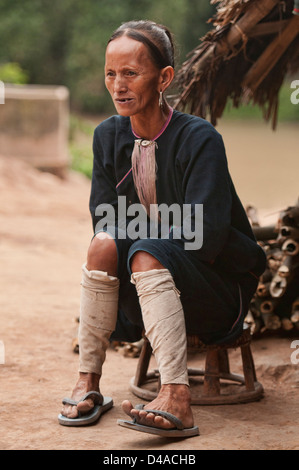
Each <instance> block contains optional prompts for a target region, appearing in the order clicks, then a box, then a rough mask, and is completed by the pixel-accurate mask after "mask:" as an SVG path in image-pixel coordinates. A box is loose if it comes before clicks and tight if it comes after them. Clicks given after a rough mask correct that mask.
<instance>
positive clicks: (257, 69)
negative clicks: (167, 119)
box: [174, 0, 299, 128]
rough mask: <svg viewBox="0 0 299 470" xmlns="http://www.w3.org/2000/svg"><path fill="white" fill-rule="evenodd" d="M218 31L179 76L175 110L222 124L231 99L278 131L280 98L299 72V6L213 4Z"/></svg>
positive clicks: (290, 0) (266, 0)
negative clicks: (286, 80) (257, 109)
mask: <svg viewBox="0 0 299 470" xmlns="http://www.w3.org/2000/svg"><path fill="white" fill-rule="evenodd" d="M211 3H212V4H218V5H217V10H216V15H215V17H214V18H211V19H210V20H209V22H210V23H212V24H213V29H212V30H211V31H209V32H208V33H207V34H206V36H205V37H204V38H202V39H201V43H200V44H199V46H198V47H196V48H195V49H194V50H193V51H192V52H191V53H190V54H189V55H188V58H187V60H186V62H184V64H183V65H182V67H181V69H180V70H179V72H178V74H177V79H176V87H177V89H178V95H177V97H176V101H175V103H174V106H175V107H176V108H177V109H183V110H185V111H187V112H190V113H191V114H195V115H198V116H201V117H203V118H208V119H209V120H210V121H211V122H212V124H213V125H216V124H217V119H219V118H220V117H221V115H222V113H223V111H224V108H225V106H226V104H227V101H228V99H231V101H232V105H233V106H234V107H238V106H239V105H240V104H241V103H247V104H248V103H252V104H254V105H258V106H260V107H261V108H262V110H263V114H264V118H265V119H266V120H267V121H269V120H271V121H272V126H273V128H275V126H276V120H277V110H278V93H279V90H280V87H281V85H282V83H283V81H284V78H285V77H286V76H288V75H289V76H292V75H293V74H294V73H295V72H296V71H298V70H299V0H295V5H294V0H285V1H280V0H222V1H221V0H211Z"/></svg>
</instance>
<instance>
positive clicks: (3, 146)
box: [0, 85, 69, 176]
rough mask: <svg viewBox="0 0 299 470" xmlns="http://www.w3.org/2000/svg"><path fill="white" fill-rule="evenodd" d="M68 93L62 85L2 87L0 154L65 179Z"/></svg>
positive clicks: (66, 166) (67, 157) (67, 164)
mask: <svg viewBox="0 0 299 470" xmlns="http://www.w3.org/2000/svg"><path fill="white" fill-rule="evenodd" d="M68 131H69V92H68V89H67V88H65V87H62V86H40V85H5V102H4V104H2V105H1V106H0V154H1V155H3V156H5V157H18V158H21V159H23V160H25V161H26V162H28V163H30V164H32V165H33V166H34V167H36V168H38V169H41V170H46V171H50V172H52V173H56V174H58V175H59V176H65V175H66V172H67V168H68V166H69V153H68Z"/></svg>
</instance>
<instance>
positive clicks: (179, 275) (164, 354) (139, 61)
mask: <svg viewBox="0 0 299 470" xmlns="http://www.w3.org/2000/svg"><path fill="white" fill-rule="evenodd" d="M173 78H174V50H173V42H172V37H171V34H170V32H169V31H168V30H167V28H165V27H164V26H161V25H158V24H155V23H153V22H150V21H131V22H128V23H125V24H123V25H122V26H121V27H120V28H119V29H117V30H116V32H115V33H114V34H113V35H112V37H111V39H110V40H109V43H108V45H107V50H106V62H105V83H106V87H107V89H108V91H109V93H110V95H111V97H112V100H113V103H114V105H115V108H116V111H117V113H118V115H116V116H112V117H111V118H109V119H107V120H105V121H104V122H102V123H101V124H100V125H99V126H98V127H97V128H96V130H95V134H94V145H93V149H94V168H93V177H92V189H91V197H90V210H91V215H92V219H93V226H94V231H95V235H94V237H93V239H92V241H91V244H90V247H89V250H88V254H87V262H86V264H85V265H84V266H83V277H82V294H81V317H80V333H79V346H80V368H79V379H78V381H77V383H76V385H75V388H74V390H73V394H72V398H71V399H70V398H69V399H64V400H63V403H64V406H63V409H62V412H61V414H60V415H59V422H60V424H63V425H73V426H78V425H84V424H88V423H90V422H94V421H95V420H97V419H98V418H99V416H100V414H101V413H103V412H104V411H106V410H108V409H109V408H110V407H111V406H112V399H111V398H109V397H103V396H102V395H101V394H100V388H99V382H100V377H101V374H102V365H103V363H104V360H105V354H106V349H107V347H108V345H109V340H110V338H111V335H112V334H114V337H115V335H116V336H117V334H118V335H120V336H122V337H121V338H120V339H122V340H136V339H138V337H140V334H141V331H142V330H143V329H144V331H145V335H146V336H147V338H148V339H149V341H150V343H151V346H152V348H153V352H154V355H155V359H156V361H157V364H158V368H159V372H160V377H161V389H160V392H159V394H158V396H157V398H156V399H154V400H153V401H152V402H151V403H148V404H146V405H145V406H136V408H134V406H133V405H132V404H131V403H130V402H129V401H124V402H123V404H122V408H123V410H124V412H125V413H126V414H128V415H129V416H130V417H131V418H132V420H128V421H126V420H119V424H121V425H123V426H127V427H130V428H134V429H136V430H139V431H143V432H149V433H158V434H161V435H163V436H186V437H188V436H194V435H197V434H198V427H197V426H195V425H194V422H193V415H192V410H191V407H190V390H189V382H188V372H187V342H186V337H187V334H188V333H190V334H197V335H199V337H200V338H201V340H202V341H203V342H205V343H221V342H222V341H228V340H230V339H234V338H236V337H237V336H238V335H239V334H240V332H241V330H242V325H243V320H244V315H245V314H246V313H247V309H248V304H249V301H250V299H251V297H252V295H253V294H254V292H255V290H256V286H257V279H258V277H259V275H260V274H261V273H262V272H263V270H264V268H265V256H264V253H263V251H262V249H261V248H260V247H259V246H258V244H257V243H256V241H255V239H254V236H253V234H252V231H251V228H250V225H249V223H248V219H247V217H246V214H245V212H244V209H243V207H242V205H241V203H240V201H239V198H238V196H237V194H236V192H235V189H234V186H233V183H232V181H231V178H230V175H229V171H228V168H227V161H226V156H225V149H224V146H223V142H222V139H221V136H220V135H219V134H218V133H217V132H216V130H215V129H214V128H213V126H212V125H211V124H210V123H208V122H207V121H205V120H203V119H201V118H199V117H195V116H191V115H188V114H184V113H181V112H179V111H176V110H173V109H172V108H171V107H170V105H169V104H168V103H167V101H166V99H165V97H164V93H165V91H166V90H167V88H168V87H169V86H170V84H171V82H172V81H173ZM141 204H142V206H141ZM163 204H164V208H165V207H167V208H168V209H171V208H173V209H174V210H173V211H172V213H171V211H170V210H169V212H168V215H169V216H170V217H169V219H167V218H166V220H165V213H164V216H163V214H162V209H161V210H160V208H161V207H162V205H163ZM140 207H142V210H143V211H144V212H143V215H144V217H143V216H142V215H141V212H140V210H139V208H140ZM137 209H138V210H139V217H137V218H136V217H135V218H134V216H136V210H137ZM187 209H188V210H187ZM107 214H108V215H107ZM165 227H166V230H165ZM192 236H193V242H190V240H192ZM126 329H127V334H126V333H125V330H126ZM113 332H114V333H113ZM134 335H135V336H134ZM136 335H137V336H136Z"/></svg>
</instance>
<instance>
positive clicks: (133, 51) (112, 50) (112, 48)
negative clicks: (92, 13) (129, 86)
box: [105, 34, 157, 68]
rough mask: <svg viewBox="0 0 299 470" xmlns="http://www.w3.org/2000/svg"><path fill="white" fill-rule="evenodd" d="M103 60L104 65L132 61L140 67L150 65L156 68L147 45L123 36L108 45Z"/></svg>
mask: <svg viewBox="0 0 299 470" xmlns="http://www.w3.org/2000/svg"><path fill="white" fill-rule="evenodd" d="M105 58H106V64H105V65H108V64H109V63H111V62H114V63H115V62H119V61H130V62H132V61H134V62H137V63H139V64H140V65H146V64H147V65H149V64H151V65H152V66H154V67H155V68H157V67H156V64H155V63H154V60H153V58H152V55H151V53H150V51H149V48H148V47H147V45H146V44H144V43H142V42H141V41H138V40H136V39H133V38H130V37H129V36H126V35H125V34H124V35H123V36H120V37H118V38H115V39H113V40H112V41H110V42H109V43H108V45H107V48H106V57H105Z"/></svg>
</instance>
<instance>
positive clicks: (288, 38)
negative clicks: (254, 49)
mask: <svg viewBox="0 0 299 470" xmlns="http://www.w3.org/2000/svg"><path fill="white" fill-rule="evenodd" d="M298 34H299V16H293V18H291V19H290V20H289V21H288V24H287V26H286V27H285V28H284V30H283V31H282V32H281V33H279V34H278V35H277V37H276V38H275V39H274V41H272V42H271V44H270V45H269V46H268V47H267V49H266V50H265V51H264V52H263V54H261V56H260V57H259V59H258V60H257V61H256V62H255V63H254V64H253V66H252V67H251V68H250V70H249V71H248V72H247V74H246V75H245V77H244V80H243V83H242V86H243V87H244V88H249V89H250V91H251V92H252V93H254V92H255V90H256V89H257V88H258V86H259V85H260V84H261V83H262V81H263V80H264V79H265V77H266V76H267V75H268V73H269V72H270V70H272V69H273V67H274V65H275V64H276V63H277V62H278V60H279V59H280V58H281V56H282V55H283V53H284V52H285V51H286V49H287V48H288V46H289V45H290V44H291V42H292V41H293V40H294V39H295V37H296V36H297V35H298Z"/></svg>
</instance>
